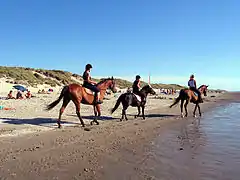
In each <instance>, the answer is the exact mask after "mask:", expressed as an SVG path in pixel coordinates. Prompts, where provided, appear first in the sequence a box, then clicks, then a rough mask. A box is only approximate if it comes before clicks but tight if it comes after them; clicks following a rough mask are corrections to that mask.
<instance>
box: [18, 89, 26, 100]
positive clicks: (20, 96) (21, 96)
mask: <svg viewBox="0 0 240 180" xmlns="http://www.w3.org/2000/svg"><path fill="white" fill-rule="evenodd" d="M16 99H24V97H23V94H22V92H21V91H19V90H18V92H17V95H16Z"/></svg>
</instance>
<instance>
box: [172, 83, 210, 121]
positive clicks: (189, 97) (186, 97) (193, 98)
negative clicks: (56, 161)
mask: <svg viewBox="0 0 240 180" xmlns="http://www.w3.org/2000/svg"><path fill="white" fill-rule="evenodd" d="M207 88H208V86H207V85H201V86H200V87H199V88H198V90H199V91H200V93H201V94H203V95H204V96H207ZM180 100H181V106H180V107H181V116H182V117H184V114H183V103H184V101H186V102H185V104H184V108H185V116H186V117H187V116H188V111H187V105H188V103H189V102H192V103H194V104H195V108H194V111H193V116H194V117H196V114H195V113H196V110H197V108H198V111H199V116H201V115H202V113H201V109H200V106H199V103H200V102H199V99H198V96H197V95H196V94H195V92H193V91H192V90H190V89H181V90H180V92H179V96H178V97H177V99H176V100H175V102H174V103H173V104H172V105H171V106H170V108H172V107H173V106H174V105H176V104H178V103H179V101H180Z"/></svg>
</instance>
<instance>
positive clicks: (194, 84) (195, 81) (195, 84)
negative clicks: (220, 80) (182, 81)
mask: <svg viewBox="0 0 240 180" xmlns="http://www.w3.org/2000/svg"><path fill="white" fill-rule="evenodd" d="M194 85H195V87H196V88H197V83H196V80H194Z"/></svg>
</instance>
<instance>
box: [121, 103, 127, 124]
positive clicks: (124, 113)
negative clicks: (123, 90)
mask: <svg viewBox="0 0 240 180" xmlns="http://www.w3.org/2000/svg"><path fill="white" fill-rule="evenodd" d="M127 108H128V106H126V105H123V109H122V118H121V119H120V121H122V120H123V119H124V118H125V120H126V121H127V120H128V118H127V115H126V110H127Z"/></svg>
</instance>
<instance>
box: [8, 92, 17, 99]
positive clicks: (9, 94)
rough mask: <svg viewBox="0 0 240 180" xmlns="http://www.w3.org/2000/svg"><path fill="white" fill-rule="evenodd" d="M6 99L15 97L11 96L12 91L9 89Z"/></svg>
mask: <svg viewBox="0 0 240 180" xmlns="http://www.w3.org/2000/svg"><path fill="white" fill-rule="evenodd" d="M7 99H16V98H15V97H13V91H12V90H11V91H9V93H8V95H7Z"/></svg>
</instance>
